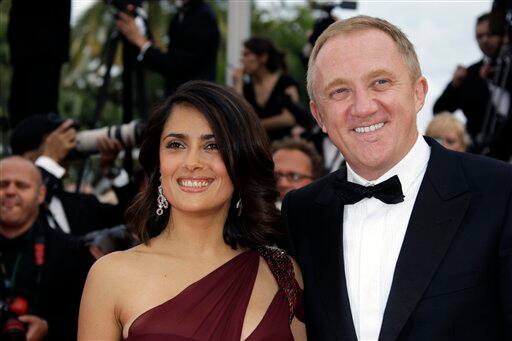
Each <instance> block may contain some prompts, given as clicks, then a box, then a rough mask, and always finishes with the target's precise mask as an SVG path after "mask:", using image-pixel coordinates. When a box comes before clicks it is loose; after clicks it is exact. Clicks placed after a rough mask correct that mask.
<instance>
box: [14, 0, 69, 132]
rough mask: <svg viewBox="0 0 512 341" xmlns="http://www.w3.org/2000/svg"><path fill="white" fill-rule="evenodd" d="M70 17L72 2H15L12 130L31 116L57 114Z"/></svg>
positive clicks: (67, 45)
mask: <svg viewBox="0 0 512 341" xmlns="http://www.w3.org/2000/svg"><path fill="white" fill-rule="evenodd" d="M70 13H71V1H70V0H55V1H30V2H29V3H28V2H26V1H12V2H11V9H10V13H9V23H8V31H7V39H8V43H9V49H10V62H11V67H12V78H11V93H10V97H9V121H10V125H11V127H14V126H15V125H16V124H18V123H19V122H20V121H22V120H23V119H24V118H26V117H28V116H30V115H33V114H37V113H41V112H51V111H53V112H56V111H57V102H58V94H59V82H60V70H61V67H62V64H63V63H64V62H66V61H67V60H68V59H69V35H70V25H69V19H70Z"/></svg>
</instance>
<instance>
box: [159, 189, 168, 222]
mask: <svg viewBox="0 0 512 341" xmlns="http://www.w3.org/2000/svg"><path fill="white" fill-rule="evenodd" d="M156 205H157V206H158V208H157V209H156V214H157V215H158V216H161V215H162V214H164V209H167V208H168V207H169V203H168V202H167V199H166V198H165V197H164V193H163V190H162V185H159V186H158V197H157V198H156Z"/></svg>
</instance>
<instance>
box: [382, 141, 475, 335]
mask: <svg viewBox="0 0 512 341" xmlns="http://www.w3.org/2000/svg"><path fill="white" fill-rule="evenodd" d="M426 140H427V143H429V144H430V145H431V156H430V160H429V164H428V166H427V171H426V173H425V177H424V178H423V181H422V184H421V186H420V190H419V193H418V197H417V199H416V202H415V204H414V208H413V210H412V214H411V218H410V220H409V225H408V227H407V232H406V234H405V238H404V241H403V244H402V248H401V250H400V255H399V257H398V261H397V264H396V268H395V273H394V277H393V284H392V286H391V291H390V294H389V297H388V302H387V305H386V309H385V312H384V318H383V322H382V328H381V332H380V336H379V341H392V340H396V339H397V338H398V336H399V334H400V332H401V330H402V328H403V327H404V325H405V324H406V322H407V320H408V319H409V317H410V315H411V314H412V312H413V311H414V309H415V308H416V306H417V304H418V302H419V301H420V299H421V297H422V296H423V293H424V292H425V290H426V289H427V287H428V285H429V284H430V281H431V280H432V277H433V276H434V274H435V272H436V270H437V268H438V266H439V264H440V263H441V261H442V260H443V258H444V255H445V254H446V251H447V250H448V247H449V245H450V242H451V240H452V238H453V237H454V235H455V233H456V232H457V229H458V228H459V225H460V223H461V221H462V219H463V217H464V215H465V213H466V211H467V209H468V207H469V203H470V199H471V194H470V192H468V186H467V183H466V181H465V179H464V175H463V172H462V169H461V168H460V165H459V163H458V159H457V157H456V156H455V154H453V153H451V152H447V151H446V150H444V149H443V148H442V147H441V146H440V145H439V144H438V143H437V142H435V141H433V140H432V139H429V138H426Z"/></svg>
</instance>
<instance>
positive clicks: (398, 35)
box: [307, 15, 421, 101]
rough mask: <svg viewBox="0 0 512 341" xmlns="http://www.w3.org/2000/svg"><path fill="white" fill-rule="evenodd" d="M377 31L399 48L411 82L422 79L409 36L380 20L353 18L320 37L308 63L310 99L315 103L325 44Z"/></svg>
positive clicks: (332, 26)
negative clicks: (347, 35) (348, 35)
mask: <svg viewBox="0 0 512 341" xmlns="http://www.w3.org/2000/svg"><path fill="white" fill-rule="evenodd" d="M370 29H375V30H379V31H382V32H384V33H386V34H387V35H388V36H389V37H391V39H393V41H394V42H395V44H396V46H397V47H398V51H399V53H400V54H401V55H402V58H403V60H404V62H405V63H406V64H407V66H408V68H409V70H410V76H411V80H413V81H415V80H417V79H418V78H419V77H421V68H420V63H419V61H418V56H417V55H416V51H415V50H414V46H413V45H412V43H411V42H410V41H409V39H407V36H406V35H405V34H404V33H403V32H402V31H401V30H400V29H399V28H398V27H396V26H395V25H393V24H391V23H389V22H388V21H386V20H383V19H380V18H374V17H369V16H366V15H359V16H356V17H353V18H349V19H345V20H339V21H337V22H335V23H333V24H331V25H330V26H329V27H328V28H327V29H326V30H325V31H324V32H323V33H322V34H321V35H320V37H318V39H317V41H316V43H315V46H314V47H313V51H312V52H311V56H310V57H309V63H308V74H307V89H308V94H309V98H311V100H313V101H315V95H314V93H313V83H314V77H315V62H316V58H317V57H318V53H319V52H320V50H321V49H322V47H323V46H324V45H325V43H326V42H327V41H328V40H329V39H330V38H333V37H335V36H338V35H340V34H342V33H351V32H356V31H363V30H370Z"/></svg>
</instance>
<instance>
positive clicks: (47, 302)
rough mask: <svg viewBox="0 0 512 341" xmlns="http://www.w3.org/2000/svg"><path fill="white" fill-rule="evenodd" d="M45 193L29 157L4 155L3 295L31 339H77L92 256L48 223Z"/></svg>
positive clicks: (0, 180) (0, 178)
mask: <svg viewBox="0 0 512 341" xmlns="http://www.w3.org/2000/svg"><path fill="white" fill-rule="evenodd" d="M45 194H46V188H45V186H44V184H43V183H42V178H41V174H40V173H39V170H38V169H37V168H36V167H35V166H34V165H33V164H32V163H31V162H30V161H29V160H27V159H25V158H22V157H20V156H12V157H8V158H5V159H3V160H0V277H1V278H0V280H1V282H0V289H2V290H1V292H0V293H1V295H0V299H1V300H2V301H3V303H7V304H9V306H10V307H11V309H14V310H16V314H17V315H20V316H19V320H20V321H22V322H23V323H25V324H26V326H27V330H26V334H27V339H28V340H41V339H43V338H45V337H46V339H48V340H72V339H75V337H76V325H77V319H78V306H79V303H80V295H81V291H82V287H83V284H84V282H85V277H86V275H87V271H88V269H89V267H90V265H91V263H92V258H91V257H90V255H89V254H88V252H87V251H86V249H85V248H84V247H83V246H82V245H81V243H79V242H78V241H77V240H75V239H73V238H72V237H70V236H68V235H66V234H63V233H62V232H60V231H57V230H55V229H52V228H51V227H50V226H49V225H48V223H47V220H46V219H45V216H44V212H43V211H42V208H41V205H42V204H43V202H44V198H45ZM15 306H16V307H15ZM1 327H2V328H3V327H4V326H1Z"/></svg>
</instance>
